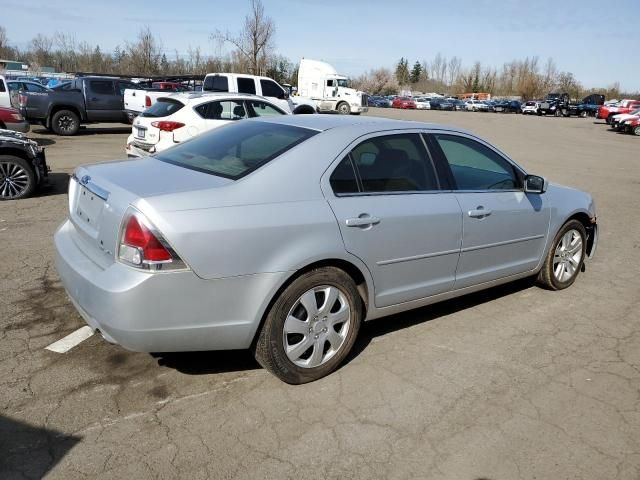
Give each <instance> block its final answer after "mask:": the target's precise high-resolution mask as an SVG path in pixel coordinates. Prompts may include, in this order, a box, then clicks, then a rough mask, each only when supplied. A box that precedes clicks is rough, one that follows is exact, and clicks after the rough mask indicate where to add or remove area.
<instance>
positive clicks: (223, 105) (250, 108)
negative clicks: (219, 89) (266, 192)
mask: <svg viewBox="0 0 640 480" xmlns="http://www.w3.org/2000/svg"><path fill="white" fill-rule="evenodd" d="M280 115H287V113H286V112H285V111H283V110H282V109H281V108H279V107H277V106H276V105H274V104H273V103H271V102H270V101H269V100H267V99H266V98H264V97H259V96H256V95H248V94H236V93H174V94H170V95H167V96H166V97H162V98H159V99H158V101H157V102H156V103H154V104H153V105H152V106H151V107H149V108H148V109H146V110H145V111H144V112H142V113H141V114H140V115H139V116H138V117H136V119H135V120H134V122H133V126H132V128H131V135H129V137H128V138H127V146H126V152H127V156H128V157H134V158H136V157H145V156H147V155H151V154H153V153H156V152H161V151H163V150H166V149H167V148H169V147H172V146H174V145H176V144H177V143H180V142H183V141H185V140H189V139H190V138H193V137H195V136H197V135H199V134H201V133H203V132H206V131H209V130H213V129H214V128H218V127H221V126H222V125H225V124H227V123H229V122H234V121H236V120H242V119H244V118H252V117H271V116H280Z"/></svg>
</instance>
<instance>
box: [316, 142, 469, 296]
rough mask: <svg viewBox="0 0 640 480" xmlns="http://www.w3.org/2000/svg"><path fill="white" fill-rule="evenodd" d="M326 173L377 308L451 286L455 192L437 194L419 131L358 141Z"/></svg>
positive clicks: (456, 248) (457, 230)
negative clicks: (369, 279)
mask: <svg viewBox="0 0 640 480" xmlns="http://www.w3.org/2000/svg"><path fill="white" fill-rule="evenodd" d="M327 176H329V182H326V181H325V182H323V188H324V189H325V194H326V196H327V199H328V201H329V204H330V206H331V208H332V209H333V212H334V214H335V216H336V219H337V220H338V224H339V226H340V232H341V233H342V238H343V240H344V243H345V247H346V250H347V251H349V252H350V253H352V254H353V255H355V256H357V257H358V258H360V259H361V260H362V261H363V262H364V263H365V264H366V265H367V267H368V268H369V270H370V272H371V275H372V277H373V283H374V288H375V292H374V295H375V305H376V306H377V307H385V306H389V305H394V304H398V303H402V302H408V301H411V300H416V299H420V298H424V297H428V296H431V295H436V294H439V293H443V292H446V291H448V290H450V289H451V288H452V287H453V283H454V279H455V271H456V266H457V263H458V257H459V252H460V244H461V240H462V220H461V211H460V207H459V206H458V202H457V200H456V198H455V194H454V193H452V192H443V191H440V190H439V186H438V181H437V179H436V175H435V171H434V167H433V164H432V162H431V160H430V158H429V156H428V154H427V151H426V149H425V146H424V142H423V140H422V137H421V135H420V134H418V133H398V134H394V135H380V136H373V137H371V138H368V139H366V140H364V141H361V143H359V144H358V145H356V146H354V148H353V149H352V150H351V152H350V153H349V154H348V155H347V156H346V157H344V158H343V159H342V160H341V161H340V163H339V164H338V165H337V167H336V168H335V169H334V170H333V171H330V172H329V173H327Z"/></svg>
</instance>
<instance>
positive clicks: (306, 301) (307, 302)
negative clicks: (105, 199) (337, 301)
mask: <svg viewBox="0 0 640 480" xmlns="http://www.w3.org/2000/svg"><path fill="white" fill-rule="evenodd" d="M300 303H302V305H303V306H304V308H305V310H306V311H307V315H308V317H307V318H312V317H313V316H314V315H317V313H318V302H317V301H316V293H315V292H314V291H313V290H309V291H308V292H306V293H305V294H304V295H302V297H300Z"/></svg>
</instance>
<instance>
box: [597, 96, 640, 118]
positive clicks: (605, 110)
mask: <svg viewBox="0 0 640 480" xmlns="http://www.w3.org/2000/svg"><path fill="white" fill-rule="evenodd" d="M639 107H640V100H630V99H627V100H621V101H619V102H618V103H616V104H615V105H602V106H601V107H600V108H599V109H598V113H596V118H604V119H605V120H606V121H607V123H611V117H613V116H614V115H618V114H619V113H630V112H632V111H633V110H635V109H636V108H639Z"/></svg>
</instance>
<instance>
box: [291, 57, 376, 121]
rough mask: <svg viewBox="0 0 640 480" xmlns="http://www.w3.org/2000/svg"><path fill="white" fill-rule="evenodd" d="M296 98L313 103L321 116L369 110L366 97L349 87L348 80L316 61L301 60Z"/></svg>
mask: <svg viewBox="0 0 640 480" xmlns="http://www.w3.org/2000/svg"><path fill="white" fill-rule="evenodd" d="M298 95H299V96H300V97H303V98H307V99H310V100H311V101H313V102H314V103H315V104H316V107H317V109H318V112H320V113H331V112H337V113H340V114H342V115H349V114H352V115H359V114H361V113H362V112H366V111H368V110H369V107H368V102H367V95H366V94H365V93H364V92H360V91H357V90H356V89H354V88H351V87H350V82H349V78H348V77H346V76H344V75H339V74H338V72H337V70H336V69H335V68H334V67H333V66H332V65H330V64H328V63H326V62H321V61H319V60H311V59H309V58H303V59H302V60H300V67H299V69H298Z"/></svg>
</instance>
